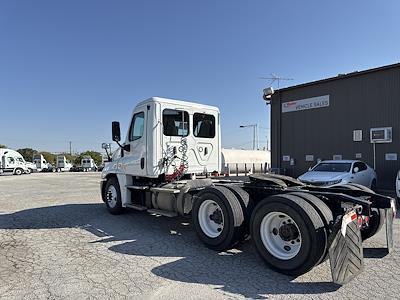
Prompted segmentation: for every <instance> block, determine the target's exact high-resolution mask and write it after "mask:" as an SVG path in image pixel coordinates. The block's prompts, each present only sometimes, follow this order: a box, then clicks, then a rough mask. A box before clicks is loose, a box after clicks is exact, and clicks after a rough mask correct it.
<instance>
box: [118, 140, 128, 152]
mask: <svg viewBox="0 0 400 300" xmlns="http://www.w3.org/2000/svg"><path fill="white" fill-rule="evenodd" d="M115 142H116V143H117V145H118V146H119V147H120V148H121V149H123V150H124V151H128V152H130V151H131V145H129V144H126V145H121V144H120V142H118V141H115Z"/></svg>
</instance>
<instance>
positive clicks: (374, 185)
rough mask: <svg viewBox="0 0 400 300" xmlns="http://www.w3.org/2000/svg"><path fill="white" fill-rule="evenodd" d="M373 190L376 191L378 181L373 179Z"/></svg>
mask: <svg viewBox="0 0 400 300" xmlns="http://www.w3.org/2000/svg"><path fill="white" fill-rule="evenodd" d="M371 190H373V191H376V179H372V182H371Z"/></svg>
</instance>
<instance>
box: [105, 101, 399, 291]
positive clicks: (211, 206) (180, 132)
mask: <svg viewBox="0 0 400 300" xmlns="http://www.w3.org/2000/svg"><path fill="white" fill-rule="evenodd" d="M112 138H113V140H114V141H115V142H117V143H118V145H119V146H120V149H119V150H118V152H119V154H118V155H117V154H115V153H114V155H113V158H111V161H110V162H109V163H107V164H106V166H105V168H104V170H103V172H102V181H101V195H102V198H103V201H104V202H105V204H106V207H107V209H108V211H109V212H110V213H111V214H120V213H122V212H123V211H124V210H125V209H126V208H131V209H135V210H139V211H147V212H149V213H152V214H158V215H163V216H167V217H174V216H178V215H181V216H191V218H192V223H193V227H194V229H195V231H196V233H197V235H198V237H199V239H200V240H201V241H202V242H203V243H204V244H205V245H206V246H207V247H209V248H211V249H214V250H217V251H222V250H226V249H229V248H232V247H234V246H235V245H236V244H237V243H238V242H239V241H243V240H246V239H247V238H248V237H249V236H251V238H252V240H253V241H254V244H255V246H256V248H257V251H258V253H259V254H260V256H261V257H262V258H263V259H264V260H265V261H266V263H267V264H268V265H269V266H271V267H272V268H273V269H275V270H277V271H278V272H281V273H284V274H289V275H295V276H296V275H300V274H303V273H305V272H307V271H309V270H311V269H312V268H313V267H314V266H316V265H318V264H319V263H321V262H323V261H325V259H326V258H328V257H329V259H330V262H331V272H332V277H333V281H334V282H336V283H338V284H344V283H346V282H348V281H349V280H351V279H352V278H353V277H354V276H356V275H357V274H358V273H359V272H361V270H362V269H363V248H362V241H363V240H365V239H367V238H369V237H371V236H373V235H374V234H375V233H377V232H378V231H379V230H380V228H381V227H382V225H383V224H384V223H385V220H386V232H387V234H386V236H387V245H386V247H387V248H388V249H389V251H391V250H392V248H393V238H392V234H393V226H392V224H393V218H394V215H395V210H396V207H395V202H394V199H392V198H390V197H386V196H382V195H379V194H376V193H374V192H373V191H371V190H369V189H367V188H365V187H361V186H358V185H353V184H347V185H344V186H340V187H337V186H336V187H331V188H327V187H325V188H324V187H316V186H312V185H305V184H303V183H301V182H299V181H297V180H296V179H293V178H291V177H287V176H282V175H273V174H258V175H250V176H249V179H247V180H244V181H231V180H226V179H224V177H216V178H213V177H211V174H218V173H221V170H220V168H221V136H220V112H219V110H218V108H217V107H213V106H207V105H202V104H197V103H191V102H185V101H177V100H171V99H164V98H150V99H148V100H145V101H143V102H140V103H139V104H137V106H136V107H135V109H134V110H133V113H132V117H131V122H130V125H129V127H128V132H127V134H126V138H125V140H124V142H123V143H122V144H121V143H120V141H121V133H120V126H119V123H118V122H113V124H112Z"/></svg>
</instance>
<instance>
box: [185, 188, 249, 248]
mask: <svg viewBox="0 0 400 300" xmlns="http://www.w3.org/2000/svg"><path fill="white" fill-rule="evenodd" d="M192 218H193V225H194V228H195V230H196V233H197V235H198V237H199V238H200V240H201V241H202V242H203V243H204V244H205V245H206V246H207V247H208V248H210V249H213V250H217V251H222V250H226V249H229V248H231V247H233V246H234V245H235V244H236V243H237V242H238V241H239V239H240V236H241V235H240V233H241V229H242V226H243V224H244V216H243V211H242V208H241V205H240V203H239V201H238V199H237V198H236V196H235V195H234V194H233V193H232V191H230V190H229V189H228V188H226V187H223V186H215V187H209V188H206V189H205V190H203V191H202V192H200V193H199V194H198V195H197V199H196V200H195V202H194V204H193V208H192Z"/></svg>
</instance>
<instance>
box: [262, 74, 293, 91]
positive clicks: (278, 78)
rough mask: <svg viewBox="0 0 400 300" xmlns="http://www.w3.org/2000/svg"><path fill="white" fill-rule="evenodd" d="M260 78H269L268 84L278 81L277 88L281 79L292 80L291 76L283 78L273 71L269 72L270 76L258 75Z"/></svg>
mask: <svg viewBox="0 0 400 300" xmlns="http://www.w3.org/2000/svg"><path fill="white" fill-rule="evenodd" d="M260 79H268V80H270V82H269V85H272V84H273V83H274V82H275V81H276V82H278V90H279V88H280V82H281V80H293V78H284V77H280V76H278V75H276V74H274V73H270V77H260Z"/></svg>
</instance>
